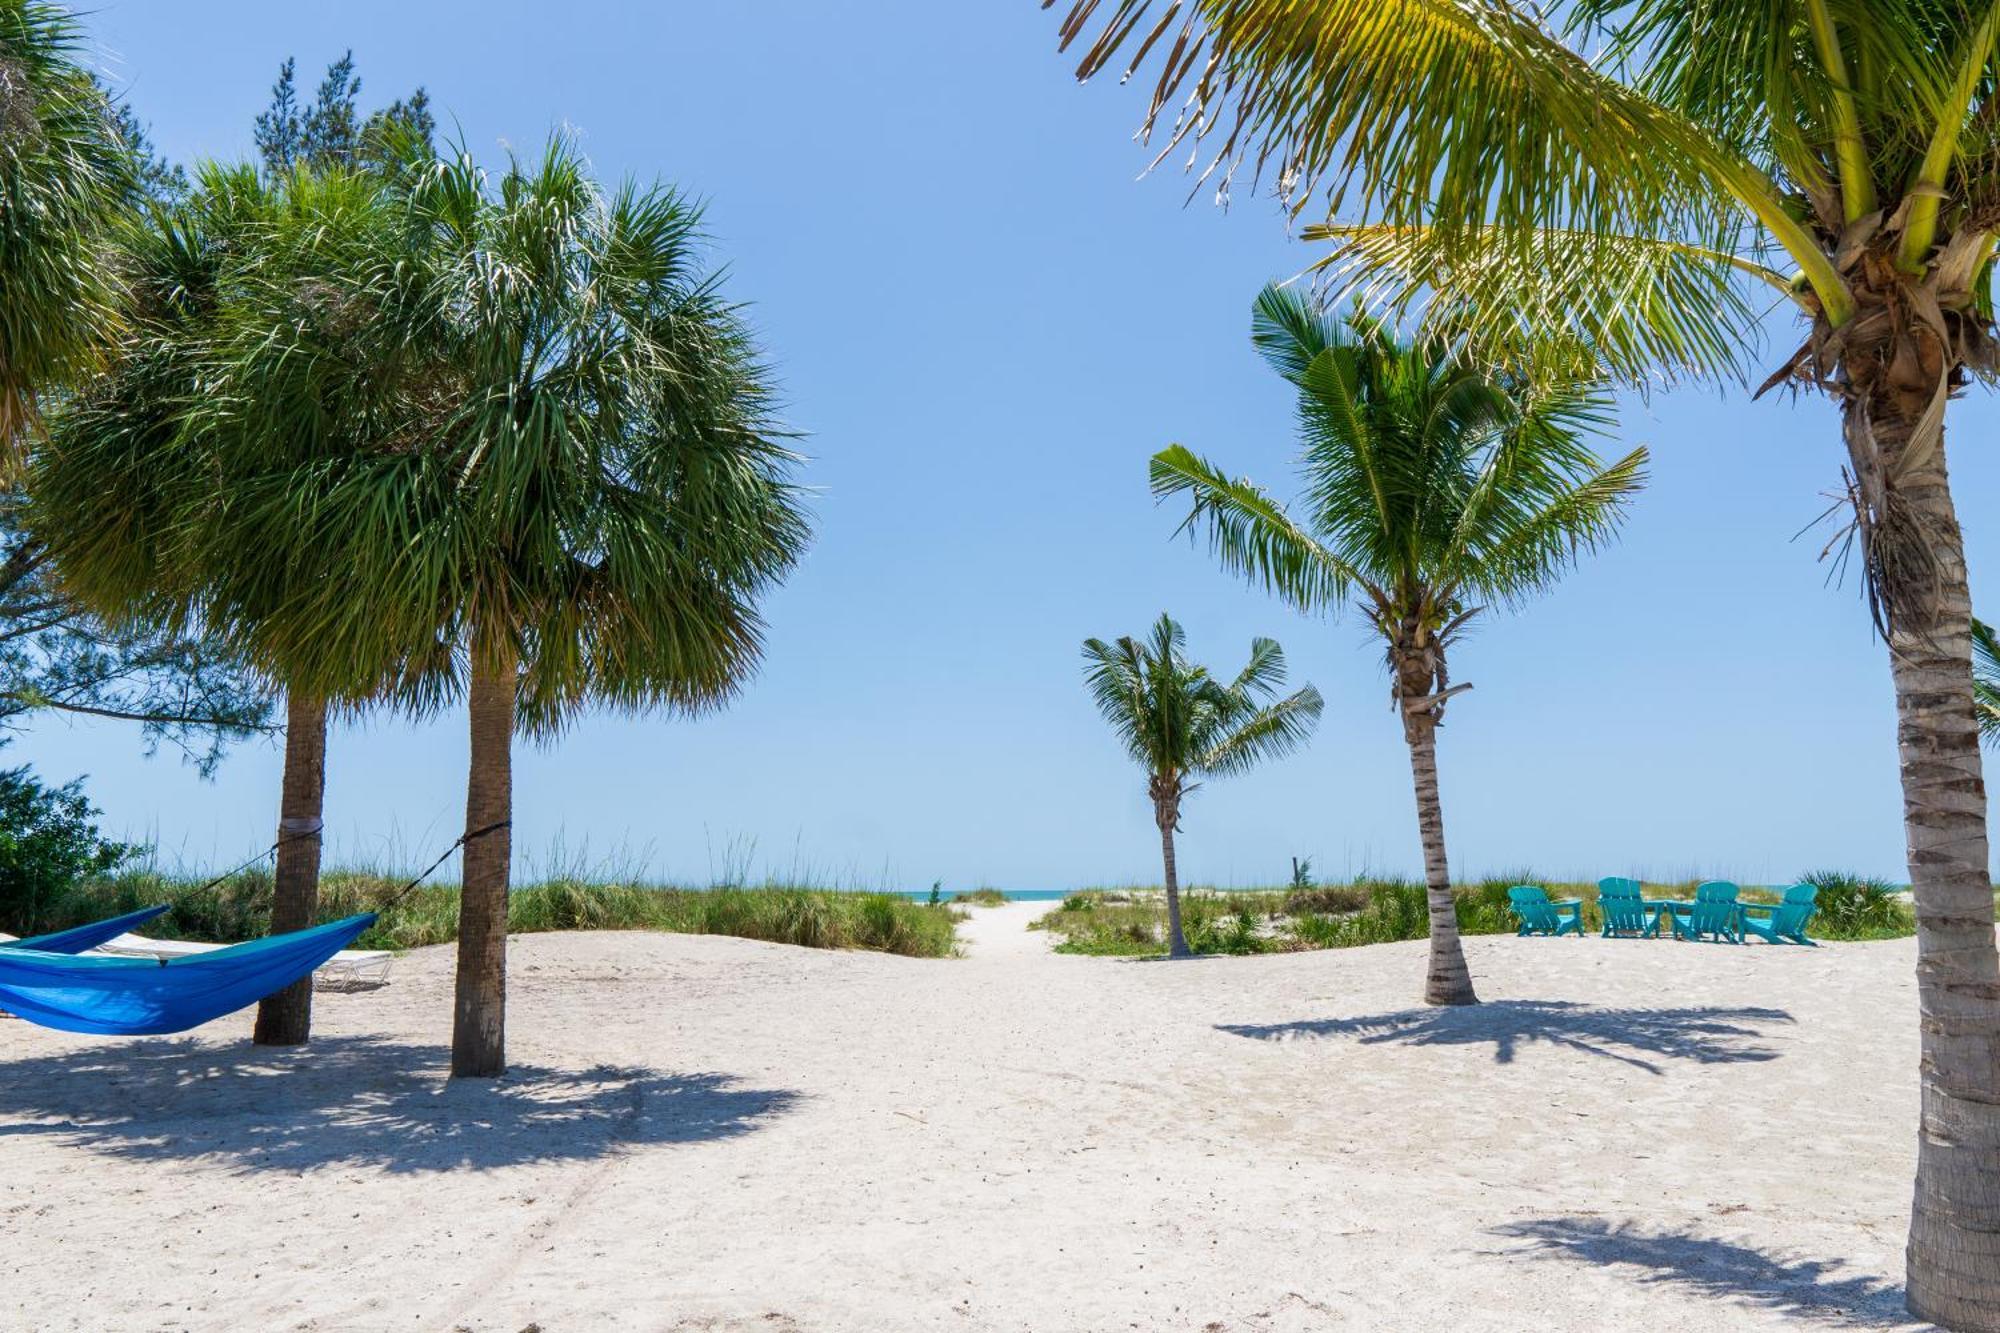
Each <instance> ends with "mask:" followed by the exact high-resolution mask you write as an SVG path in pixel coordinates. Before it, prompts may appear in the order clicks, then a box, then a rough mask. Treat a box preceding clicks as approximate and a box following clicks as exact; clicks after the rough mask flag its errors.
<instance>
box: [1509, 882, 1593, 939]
mask: <svg viewBox="0 0 2000 1333" xmlns="http://www.w3.org/2000/svg"><path fill="white" fill-rule="evenodd" d="M1507 905H1508V906H1509V907H1511V908H1513V909H1514V915H1515V916H1517V917H1519V918H1520V919H1521V928H1520V929H1519V930H1517V931H1515V932H1514V933H1515V934H1517V935H1575V936H1576V937H1577V938H1579V939H1581V938H1582V937H1583V901H1582V899H1579V898H1564V899H1562V900H1561V901H1559V902H1550V901H1549V891H1548V890H1547V889H1539V888H1536V887H1535V886H1534V885H1532V884H1516V885H1515V886H1514V887H1513V888H1511V889H1509V890H1507Z"/></svg>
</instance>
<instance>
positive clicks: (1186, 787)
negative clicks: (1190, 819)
mask: <svg viewBox="0 0 2000 1333" xmlns="http://www.w3.org/2000/svg"><path fill="white" fill-rule="evenodd" d="M1186 647H1187V635H1186V634H1185V633H1183V632H1182V630H1181V627H1180V626H1179V625H1178V624H1176V623H1174V620H1173V617H1171V616H1168V615H1162V616H1161V617H1160V618H1159V620H1158V621H1156V622H1155V623H1154V625H1153V633H1152V636H1151V639H1150V640H1149V641H1148V642H1144V643H1142V642H1140V641H1139V640H1137V639H1134V638H1131V637H1129V636H1128V637H1126V638H1121V639H1119V640H1118V641H1117V642H1116V643H1106V642H1105V641H1104V640H1102V639H1086V640H1084V643H1083V660H1084V663H1085V666H1084V682H1085V683H1086V684H1087V685H1088V686H1089V687H1090V695H1091V698H1092V699H1094V700H1096V702H1097V711H1098V712H1100V713H1102V714H1103V715H1104V720H1105V721H1106V722H1109V723H1110V724H1111V729H1112V730H1113V731H1114V732H1116V733H1117V735H1118V739H1119V741H1120V743H1122V744H1123V745H1124V747H1125V752H1126V753H1127V754H1129V755H1131V756H1132V758H1133V759H1135V760H1136V761H1138V764H1139V766H1140V767H1141V768H1143V769H1144V770H1145V771H1146V796H1147V798H1148V799H1149V800H1151V801H1152V803H1153V822H1154V823H1155V824H1157V825H1158V826H1159V829H1160V855H1161V858H1162V859H1163V861H1164V863H1165V871H1166V882H1167V952H1168V955H1169V956H1170V957H1173V958H1186V957H1189V956H1190V954H1189V950H1188V943H1187V936H1186V935H1185V934H1184V933H1183V932H1182V930H1181V890H1180V877H1179V872H1178V871H1177V869H1176V868H1175V864H1174V834H1175V832H1176V831H1178V830H1179V828H1180V826H1181V802H1182V801H1183V800H1185V799H1186V797H1187V795H1188V793H1190V792H1192V791H1193V790H1194V789H1195V788H1196V787H1198V786H1200V785H1201V784H1200V783H1199V782H1198V781H1197V779H1199V778H1203V777H1228V776H1231V775H1233V774H1237V773H1242V772H1245V771H1247V770H1248V769H1250V768H1252V767H1253V766H1255V765H1256V764H1257V763H1258V762H1259V761H1261V760H1264V759H1271V758H1276V757H1277V756H1279V755H1284V754H1289V753H1290V752H1291V751H1293V750H1295V749H1297V748H1298V747H1299V746H1300V745H1302V744H1304V743H1305V741H1306V739H1307V738H1308V737H1310V736H1311V735H1312V732H1313V727H1314V726H1315V725H1316V724H1317V723H1318V722H1319V714H1320V707H1321V700H1320V697H1319V691H1318V690H1316V689H1314V688H1313V687H1312V686H1310V685H1307V686H1304V687H1303V688H1301V689H1299V690H1297V691H1295V692H1294V693H1291V694H1288V695H1285V696H1284V697H1283V698H1278V697H1277V694H1278V691H1279V690H1281V689H1283V688H1284V684H1285V654H1284V650H1283V649H1281V648H1279V647H1278V644H1277V641H1276V640H1274V639H1252V640H1251V641H1250V662H1249V664H1248V665H1247V666H1245V667H1244V668H1243V670H1242V671H1241V672H1239V673H1237V676H1236V678H1235V679H1234V680H1232V681H1230V682H1229V683H1227V684H1224V683H1223V682H1222V681H1220V680H1218V679H1216V678H1215V677H1214V676H1211V675H1210V674H1209V672H1208V668H1207V667H1204V666H1200V665H1198V664H1196V663H1194V662H1190V661H1189V660H1188V659H1187V653H1186V651H1185V650H1186Z"/></svg>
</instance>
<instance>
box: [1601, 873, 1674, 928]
mask: <svg viewBox="0 0 2000 1333" xmlns="http://www.w3.org/2000/svg"><path fill="white" fill-rule="evenodd" d="M1597 910H1598V912H1599V913H1600V914H1602V915H1603V917H1604V938H1605V939H1607V940H1609V939H1618V938H1621V937H1630V938H1633V939H1642V938H1643V939H1652V938H1654V937H1655V936H1656V935H1658V934H1659V932H1660V922H1659V918H1658V916H1657V915H1655V914H1654V913H1653V912H1652V911H1651V910H1649V909H1648V908H1647V907H1646V904H1645V903H1644V901H1643V900H1642V899H1641V897H1640V890H1639V881H1638V880H1636V879H1624V878H1622V877H1620V876H1617V875H1608V876H1606V877H1605V878H1603V879H1600V880H1598V881H1597Z"/></svg>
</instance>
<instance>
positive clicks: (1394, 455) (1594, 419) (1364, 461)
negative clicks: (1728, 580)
mask: <svg viewBox="0 0 2000 1333" xmlns="http://www.w3.org/2000/svg"><path fill="white" fill-rule="evenodd" d="M1251 336H1252V339H1253V341H1254V342H1255V344H1256V346H1257V348H1258V350H1259V351H1260V352H1262V353H1263V355H1264V358H1265V360H1266V361H1268V362H1269V363H1270V365H1271V367H1272V368H1273V369H1275V370H1276V371H1277V372H1278V373H1279V374H1280V375H1282V376H1283V377H1284V378H1285V379H1286V380H1287V381H1289V382H1290V383H1291V385H1292V386H1293V388H1294V389H1295V391H1296V392H1297V395H1298V420H1299V431H1300V435H1301V437H1302V444H1303V448H1302V451H1301V454H1300V457H1299V474H1300V481H1301V488H1302V494H1301V497H1300V501H1299V504H1298V505H1297V507H1296V512H1294V510H1293V509H1292V508H1288V507H1287V506H1286V505H1284V504H1282V503H1280V502H1279V501H1278V500H1276V499H1274V498H1273V497H1272V496H1271V495H1270V494H1269V493H1267V492H1266V491H1264V490H1263V489H1262V488H1260V487H1258V486H1257V485H1255V484H1254V483H1252V482H1250V481H1248V480H1238V479H1232V478H1231V477H1230V476H1229V475H1228V474H1227V473H1225V472H1224V471H1222V470H1221V469H1220V468H1218V467H1217V466H1216V465H1215V464H1213V463H1210V462H1207V461H1205V460H1204V459H1202V458H1200V457H1198V456H1197V455H1196V454H1194V453H1193V452H1192V451H1191V450H1189V449H1187V448H1186V447H1184V446H1182V445H1174V446H1172V447H1170V448H1168V449H1165V450H1162V451H1161V452H1160V453H1159V454H1157V455H1155V457H1154V459H1153V463H1152V484H1153V492H1154V494H1155V495H1157V496H1159V497H1161V498H1162V499H1169V498H1186V499H1188V500H1190V501H1192V509H1191V511H1190V513H1189V514H1188V517H1187V520H1186V523H1185V524H1184V526H1185V527H1187V528H1189V529H1190V530H1192V531H1205V532H1206V533H1207V535H1208V537H1209V539H1210V542H1211V544H1212V546H1213V548H1214V550H1215V553H1216V555H1217V556H1218V557H1219V558H1220V559H1221V561H1222V563H1223V565H1224V566H1225V567H1226V568H1228V569H1230V570H1232V571H1234V572H1236V573H1239V574H1242V575H1244V576H1246V577H1247V578H1249V579H1250V580H1251V581H1252V582H1253V583H1255V584H1257V585H1259V586H1262V587H1264V588H1265V589H1267V590H1269V591H1270V592H1273V593H1275V594H1277V595H1278V596H1279V597H1281V598H1283V599H1284V600H1285V601H1287V602H1289V603H1291V604H1292V605H1293V606H1295V607H1297V608H1298V609H1299V610H1301V611H1306V612H1309V613H1321V612H1326V611H1331V610H1334V609H1336V608H1339V607H1342V606H1347V605H1350V604H1355V605H1358V606H1359V608H1360V609H1361V610H1362V612H1363V613H1364V614H1365V615H1366V616H1367V618H1368V622H1369V624H1370V625H1371V627H1372V628H1373V629H1374V631H1375V633H1376V635H1377V636H1378V637H1379V638H1380V639H1381V641H1382V644H1383V648H1384V652H1385V654H1386V657H1387V662H1388V667H1389V680H1390V687H1389V693H1390V699H1391V701H1392V703H1393V705H1394V707H1395V708H1396V709H1397V710H1398V712H1399V714H1400V716H1401V718H1402V723H1403V731H1404V739H1405V740H1406V741H1407V742H1408V743H1409V746H1410V755H1411V763H1412V765H1413V776H1414V779H1415V782H1416V789H1417V805H1418V819H1419V831H1420V833H1421V835H1422V841H1423V845H1424V864H1425V878H1426V881H1427V882H1428V885H1429V898H1430V912H1431V961H1430V971H1429V976H1428V979H1427V981H1426V983H1425V988H1424V994H1425V998H1426V999H1427V1000H1428V1001H1430V1002H1431V1003H1434V1004H1465V1003H1471V1002H1472V1001H1473V1000H1474V999H1476V996H1475V994H1474V991H1473V987H1472V979H1471V976H1470V974H1469V973H1468V972H1467V970H1466V967H1465V959H1464V955H1463V952H1462V950H1461V948H1460V945H1459V942H1458V923H1457V915H1456V911H1455V908H1454V907H1453V904H1452V897H1451V875H1450V870H1449V866H1448V865H1447V863H1446V860H1445V843H1444V822H1443V820H1444V817H1443V813H1442V809H1441V805H1440V801H1439V797H1438V790H1437V768H1436V749H1435V738H1434V733H1435V732H1436V729H1437V727H1438V726H1439V725H1440V724H1441V723H1442V722H1443V720H1444V714H1445V709H1446V704H1447V701H1448V700H1449V699H1450V698H1451V697H1452V696H1453V695H1455V694H1457V693H1459V692H1460V691H1462V690H1464V689H1468V688H1470V686H1467V685H1457V686H1454V685H1453V684H1452V681H1451V675H1450V670H1449V660H1450V653H1451V650H1452V649H1453V647H1454V646H1455V645H1456V644H1457V642H1458V640H1459V638H1460V636H1461V635H1462V634H1463V633H1464V632H1465V630H1466V628H1467V627H1468V626H1469V625H1470V624H1472V623H1473V621H1474V620H1475V619H1476V618H1477V617H1479V616H1480V615H1481V614H1482V613H1483V612H1484V611H1485V610H1486V608H1487V607H1488V606H1489V605H1491V604H1493V603H1517V602H1519V601H1521V600H1523V599H1525V598H1526V597H1528V596H1529V595H1531V594H1533V593H1536V592H1539V591H1542V590H1544V589H1546V588H1547V587H1548V586H1550V585H1551V584H1552V583H1553V582H1554V581H1555V580H1556V579H1557V578H1558V577H1560V575H1561V574H1562V572H1563V571H1564V570H1566V569H1567V568H1568V567H1569V566H1570V565H1571V564H1572V563H1573V562H1574V560H1575V559H1576V557H1577V555H1578V554H1579V553H1581V552H1583V551H1585V550H1588V549H1590V548H1592V547H1595V546H1597V545H1599V544H1601V543H1603V542H1604V541H1606V540H1607V539H1608V538H1609V537H1610V536H1611V535H1612V533H1613V532H1614V531H1615V530H1616V528H1617V525H1618V523H1619V521H1620V519H1621V518H1622V516H1623V513H1624V506H1625V501H1626V499H1627V498H1628V497H1629V496H1630V495H1631V494H1632V493H1633V492H1634V491H1635V490H1637V489H1638V488H1639V486H1640V485H1641V484H1642V483H1643V480H1644V466H1645V462H1646V451H1645V450H1644V449H1635V450H1633V451H1632V452H1631V453H1629V454H1627V455H1625V456H1624V457H1623V458H1621V459H1619V460H1618V461H1616V462H1614V463H1611V464H1609V465H1606V464H1604V463H1602V462H1600V460H1599V459H1598V458H1597V456H1596V455H1595V454H1594V453H1593V452H1592V451H1591V449H1590V447H1589V439H1590V437H1591V436H1592V435H1594V434H1597V433H1599V432H1601V431H1602V430H1604V429H1605V428H1606V427H1607V426H1608V425H1609V424H1610V420H1611V415H1610V405H1609V402H1608V400H1607V399H1606V398H1605V396H1604V394H1603V392H1602V391H1601V389H1599V388H1598V387H1597V386H1596V385H1594V384H1591V383H1588V382H1585V383H1569V384H1560V385H1543V386H1541V387H1530V386H1527V385H1510V384H1508V383H1505V382H1502V381H1500V380H1496V379H1494V378H1491V377H1489V376H1488V375H1486V374H1484V373H1482V372H1480V371H1479V370H1477V369H1475V368H1473V367H1471V366H1469V365H1467V364H1466V363H1465V362H1464V361H1463V360H1462V359H1460V358H1459V357H1458V356H1457V355H1456V354H1455V353H1454V351H1453V350H1452V349H1451V348H1449V347H1446V346H1443V345H1440V344H1438V343H1436V342H1415V343H1412V342H1401V341H1398V340H1397V339H1396V338H1395V336H1394V335H1393V333H1392V332H1391V330H1390V329H1389V328H1388V327H1387V326H1385V325H1384V324H1383V323H1381V322H1380V321H1378V320H1376V319H1373V318H1370V317H1368V316H1366V315H1364V314H1360V313H1354V314H1350V315H1348V316H1345V317H1341V316H1336V315H1332V314H1330V313H1328V312H1327V310H1326V309H1325V308H1324V307H1323V306H1322V305H1320V304H1319V303H1318V302H1316V301H1315V300H1314V299H1313V298H1311V297H1310V296H1308V295H1305V294H1303V293H1301V292H1298V291H1296V290H1294V289H1290V288H1284V287H1270V288H1266V289H1265V291H1264V292H1263V293H1262V294H1261V295H1260V296H1259V297H1258V299H1257V304H1256V310H1255V314H1254V316H1253V320H1252V333H1251Z"/></svg>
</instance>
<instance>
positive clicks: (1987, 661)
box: [1972, 620, 2000, 745]
mask: <svg viewBox="0 0 2000 1333" xmlns="http://www.w3.org/2000/svg"><path fill="white" fill-rule="evenodd" d="M1972 697H1973V706H1974V707H1975V708H1976V709H1978V711H1979V734H1980V736H1981V737H1982V738H1983V739H1984V740H1985V741H1986V743H1987V744H1988V745H2000V635H1996V634H1995V633H1994V632H1993V627H1992V626H1991V625H1988V624H1987V623H1985V622H1984V621H1981V620H1975V621H1973V622H1972Z"/></svg>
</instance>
